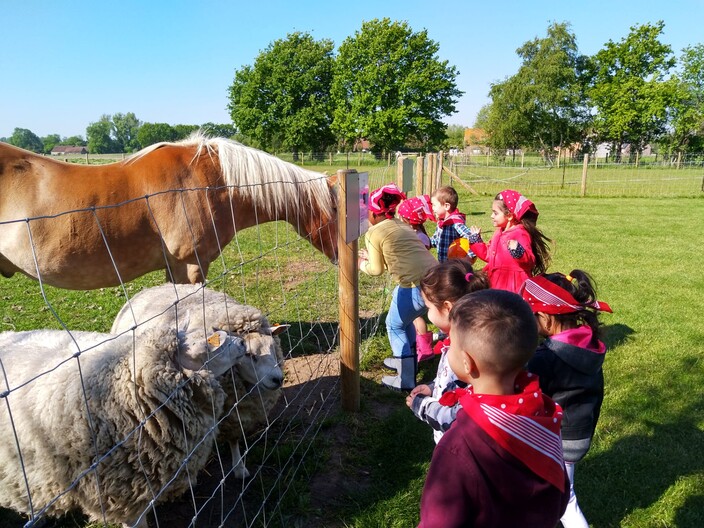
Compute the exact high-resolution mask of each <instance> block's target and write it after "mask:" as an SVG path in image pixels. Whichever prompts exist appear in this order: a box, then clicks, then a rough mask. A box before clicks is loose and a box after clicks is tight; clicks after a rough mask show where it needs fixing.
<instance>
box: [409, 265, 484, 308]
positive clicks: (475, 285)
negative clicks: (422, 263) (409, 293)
mask: <svg viewBox="0 0 704 528" xmlns="http://www.w3.org/2000/svg"><path fill="white" fill-rule="evenodd" d="M487 288H489V278H488V277H487V275H486V273H484V272H483V271H474V269H472V265H471V264H470V263H469V261H468V260H467V259H450V260H446V261H445V262H441V263H440V264H437V265H435V266H433V267H432V268H430V269H429V270H428V271H427V272H426V273H425V275H424V276H423V278H422V279H421V280H420V289H421V290H422V291H423V295H425V298H426V299H428V301H430V302H431V303H433V304H434V305H435V306H442V304H443V303H444V302H445V301H450V302H452V303H454V302H455V301H457V300H458V299H459V298H461V297H462V296H464V295H466V294H467V293H472V292H474V291H477V290H484V289H487Z"/></svg>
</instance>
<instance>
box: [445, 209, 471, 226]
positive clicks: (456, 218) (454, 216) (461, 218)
mask: <svg viewBox="0 0 704 528" xmlns="http://www.w3.org/2000/svg"><path fill="white" fill-rule="evenodd" d="M466 220H467V217H466V216H465V215H464V213H460V212H459V211H458V210H456V209H455V211H454V212H453V213H451V214H449V215H447V216H446V217H445V218H443V219H442V220H438V227H445V226H449V225H452V224H464V223H465V222H466Z"/></svg>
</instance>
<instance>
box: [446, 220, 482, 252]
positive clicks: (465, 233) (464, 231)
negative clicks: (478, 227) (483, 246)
mask: <svg viewBox="0 0 704 528" xmlns="http://www.w3.org/2000/svg"><path fill="white" fill-rule="evenodd" d="M453 227H454V228H455V232H456V233H457V235H458V238H466V239H467V240H468V241H469V237H470V236H471V235H472V232H471V231H470V230H469V228H468V227H467V226H466V225H465V224H453ZM467 257H469V258H470V259H476V258H477V255H476V254H475V253H474V252H473V251H472V248H471V247H470V249H469V252H468V253H467ZM482 260H483V259H482Z"/></svg>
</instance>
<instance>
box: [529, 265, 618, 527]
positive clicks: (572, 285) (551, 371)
mask: <svg viewBox="0 0 704 528" xmlns="http://www.w3.org/2000/svg"><path fill="white" fill-rule="evenodd" d="M521 296H522V297H523V298H524V299H525V300H526V301H528V304H530V306H531V308H532V310H533V312H534V313H535V317H536V319H537V321H538V332H539V333H540V335H542V336H545V337H546V339H545V340H544V341H543V343H542V344H541V345H540V346H539V347H538V349H537V351H536V352H535V356H533V358H532V359H531V360H530V361H529V362H528V365H527V368H528V370H529V371H530V372H533V373H534V374H537V375H538V377H539V379H540V388H541V389H542V390H543V392H544V393H545V394H547V395H548V396H550V397H551V398H554V399H555V401H556V402H557V403H559V404H560V406H561V407H562V409H563V412H564V419H563V421H562V449H563V451H564V456H565V465H566V467H567V474H568V476H569V478H570V500H569V503H568V504H567V510H566V511H565V514H564V515H563V517H562V519H561V521H562V526H564V528H573V527H579V528H588V527H589V524H588V523H587V521H586V519H585V518H584V515H583V514H582V511H581V510H580V508H579V505H578V504H577V497H576V495H575V493H574V465H575V463H577V462H578V461H579V460H581V459H582V458H583V457H584V455H586V454H587V451H588V450H589V446H590V444H591V440H592V437H593V436H594V430H595V429H596V422H597V420H598V419H599V412H600V410H601V402H602V401H603V399H604V373H603V371H602V365H603V363H604V354H605V353H606V346H605V345H604V343H602V342H601V341H599V338H598V329H599V320H598V317H597V311H606V312H611V308H610V307H609V305H608V304H606V303H603V302H599V301H597V300H596V293H595V291H594V286H593V281H592V279H591V277H590V276H589V275H588V274H587V273H585V272H584V271H580V270H573V271H571V272H570V274H569V275H562V274H561V273H551V274H549V275H538V276H536V277H533V278H530V279H528V280H527V281H526V282H525V283H524V284H523V287H522V288H521Z"/></svg>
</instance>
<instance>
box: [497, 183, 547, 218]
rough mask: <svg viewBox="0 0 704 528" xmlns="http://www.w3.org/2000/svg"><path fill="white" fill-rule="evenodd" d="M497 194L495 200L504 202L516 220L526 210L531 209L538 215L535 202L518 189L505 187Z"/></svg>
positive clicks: (521, 216)
mask: <svg viewBox="0 0 704 528" xmlns="http://www.w3.org/2000/svg"><path fill="white" fill-rule="evenodd" d="M497 196H498V198H497V200H501V201H502V202H503V203H504V204H506V208H507V209H508V210H509V211H511V213H513V216H515V217H516V220H520V219H521V218H523V215H524V214H526V213H527V212H528V211H533V212H534V213H535V215H536V216H537V215H538V209H537V208H536V207H535V204H533V202H531V201H530V200H529V199H528V198H526V197H525V196H523V195H522V194H521V193H519V192H518V191H513V190H511V189H506V190H504V191H501V192H500V193H499V194H498V195H497Z"/></svg>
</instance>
